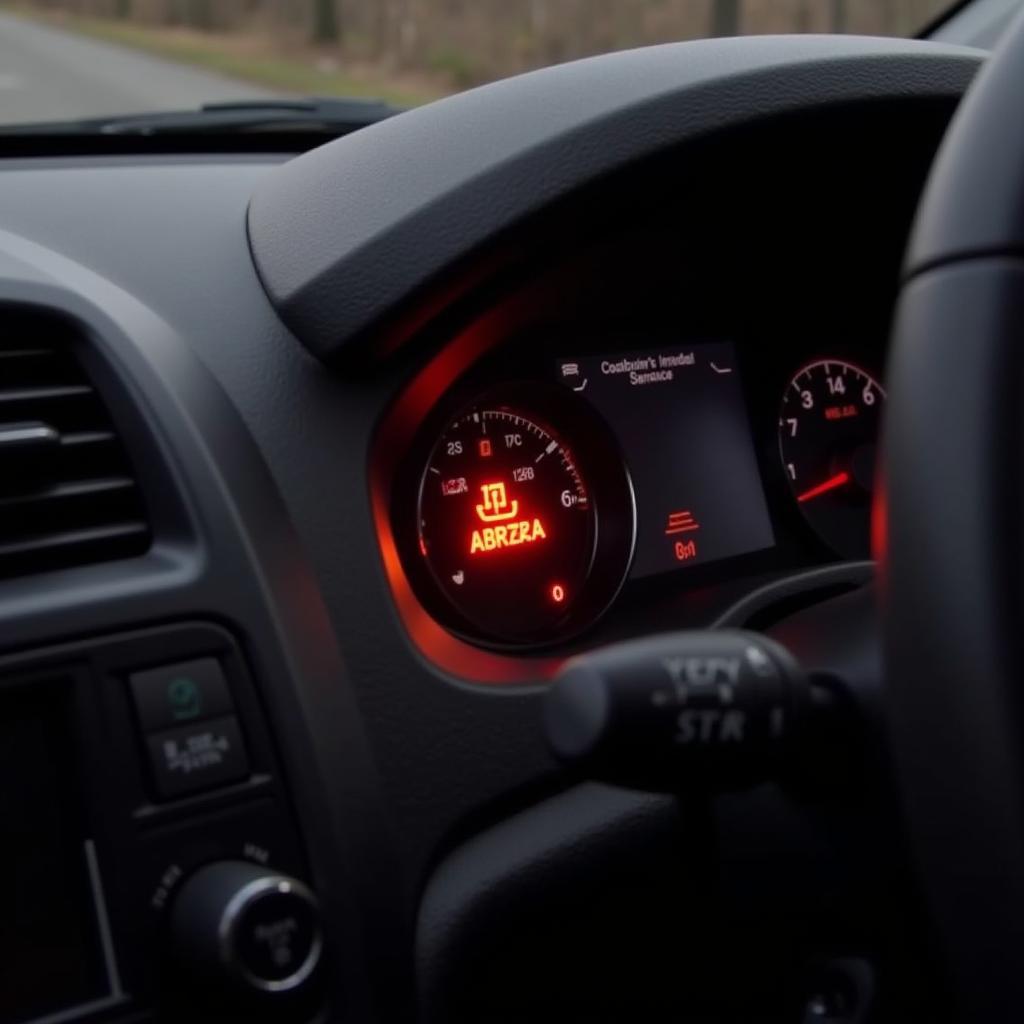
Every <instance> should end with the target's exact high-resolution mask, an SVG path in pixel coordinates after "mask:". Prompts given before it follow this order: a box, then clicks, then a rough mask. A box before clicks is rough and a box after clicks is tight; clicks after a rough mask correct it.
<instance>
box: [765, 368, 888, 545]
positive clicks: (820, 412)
mask: <svg viewBox="0 0 1024 1024" xmlns="http://www.w3.org/2000/svg"><path fill="white" fill-rule="evenodd" d="M884 400H885V391H884V390H883V389H882V387H881V385H880V384H879V383H878V381H876V380H875V379H874V377H872V376H871V375H870V374H869V373H867V372H866V371H865V370H862V369H860V368H859V367H857V366H854V365H853V364H852V363H848V362H844V361H842V360H839V359H822V360H818V361H817V362H813V363H810V364H809V365H807V366H804V367H803V368H801V369H800V370H799V372H798V373H797V374H796V376H795V377H794V378H793V379H792V380H791V381H790V383H789V385H788V386H787V388H786V392H785V394H784V395H783V399H782V408H781V410H780V413H779V449H780V452H781V454H782V464H783V469H784V471H785V474H786V479H787V480H788V481H789V485H790V488H791V490H792V492H793V497H794V498H795V500H796V503H797V507H798V508H799V509H800V512H801V513H802V514H803V517H804V519H805V520H806V521H807V522H808V524H809V525H810V526H811V527H812V529H813V530H814V531H815V532H816V533H817V534H818V536H819V537H820V538H821V539H822V540H823V541H824V542H825V543H826V544H828V545H829V547H831V548H832V549H833V550H835V551H836V552H837V553H839V554H841V555H843V556H845V557H847V558H864V557H866V556H867V555H868V552H869V550H870V543H869V542H870V505H871V495H872V492H873V491H874V482H875V452H876V445H877V439H878V426H879V418H880V415H881V409H882V404H883V402H884Z"/></svg>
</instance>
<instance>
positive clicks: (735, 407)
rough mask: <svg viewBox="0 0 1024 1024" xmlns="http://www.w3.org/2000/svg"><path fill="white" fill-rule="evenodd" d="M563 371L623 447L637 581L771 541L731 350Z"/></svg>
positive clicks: (588, 363) (618, 358) (640, 357)
mask: <svg viewBox="0 0 1024 1024" xmlns="http://www.w3.org/2000/svg"><path fill="white" fill-rule="evenodd" d="M557 373H558V377H559V380H560V381H561V382H562V384H563V385H565V387H567V388H571V389H572V390H573V391H575V392H576V393H577V394H578V395H579V396H580V397H581V398H584V399H586V400H587V401H589V402H590V403H591V404H592V405H593V406H594V408H595V409H596V410H597V411H598V412H599V413H600V414H601V415H602V416H603V417H604V418H605V420H606V421H607V423H608V425H609V426H610V427H611V429H612V430H613V431H614V433H615V435H616V436H617V438H618V440H619V444H620V445H621V447H622V454H623V456H624V458H625V461H626V465H627V468H628V469H629V472H630V475H631V476H632V480H633V489H634V492H635V496H636V511H637V540H636V553H635V556H634V559H633V566H632V569H631V576H633V577H634V578H638V577H642V576H651V575H654V574H656V573H662V572H665V571H667V570H671V569H676V568H679V567H681V566H691V565H703V564H706V563H708V562H714V561H717V560H719V559H723V558H731V557H732V556H734V555H742V554H747V553H749V552H753V551H760V550H762V549H764V548H769V547H771V546H772V545H773V544H774V543H775V537H774V534H773V532H772V526H771V520H770V518H769V515H768V506H767V503H766V500H765V495H764V489H763V487H762V485H761V479H760V474H759V472H758V467H757V458H756V455H755V453H754V446H753V441H752V438H751V432H750V422H749V419H748V416H747V410H746V407H745V403H744V400H743V393H742V388H741V385H740V379H739V370H738V367H737V364H736V353H735V349H734V347H733V345H732V344H731V343H729V342H713V343H702V344H697V345H691V344H687V345H673V346H668V347H664V348H657V349H647V350H642V351H633V352H625V353H622V354H619V355H601V356H580V357H573V358H564V359H559V360H558V365H557Z"/></svg>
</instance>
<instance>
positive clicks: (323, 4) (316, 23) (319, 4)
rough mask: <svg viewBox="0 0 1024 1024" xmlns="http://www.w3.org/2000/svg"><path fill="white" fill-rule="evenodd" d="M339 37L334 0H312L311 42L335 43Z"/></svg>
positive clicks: (339, 30) (339, 31)
mask: <svg viewBox="0 0 1024 1024" xmlns="http://www.w3.org/2000/svg"><path fill="white" fill-rule="evenodd" d="M340 37H341V29H340V26H339V24H338V9H337V7H335V0H313V32H312V38H313V42H314V43H336V42H338V39H339V38H340Z"/></svg>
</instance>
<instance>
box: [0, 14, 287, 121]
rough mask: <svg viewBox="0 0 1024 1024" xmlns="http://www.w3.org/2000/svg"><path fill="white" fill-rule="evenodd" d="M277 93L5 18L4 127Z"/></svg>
mask: <svg viewBox="0 0 1024 1024" xmlns="http://www.w3.org/2000/svg"><path fill="white" fill-rule="evenodd" d="M269 95H272V93H271V92H270V90H266V89H260V88H259V87H258V86H254V85H248V84H247V83H245V82H236V81H233V80H232V79H230V78H225V77H222V76H220V75H216V74H212V73H210V72H207V71H202V70H199V69H198V68H192V67H188V66H185V65H182V64H176V63H174V62H173V61H168V60H164V59H162V58H160V57H153V56H150V55H149V54H144V53H139V52H137V51H135V50H131V49H127V48H125V47H122V46H115V45H113V44H110V43H104V42H100V41H98V40H94V39H88V38H84V37H82V36H77V35H74V34H72V33H69V32H62V31H60V30H58V29H54V28H50V27H47V26H42V25H38V24H35V23H33V22H31V21H27V20H24V19H21V18H18V17H14V16H12V15H9V14H0V124H3V123H8V124H9V123H13V122H31V121H50V120H55V119H59V120H68V119H72V118H79V117H101V116H103V115H105V114H130V113H138V112H141V111H150V110H177V109H182V108H187V107H196V106H198V105H199V104H201V103H211V102H227V101H238V100H252V99H259V98H261V97H267V96H269Z"/></svg>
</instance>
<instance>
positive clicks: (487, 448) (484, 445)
mask: <svg viewBox="0 0 1024 1024" xmlns="http://www.w3.org/2000/svg"><path fill="white" fill-rule="evenodd" d="M479 448H480V457H481V458H484V459H489V458H490V457H491V442H490V441H489V440H488V439H487V438H486V437H482V438H480V444H479Z"/></svg>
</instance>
